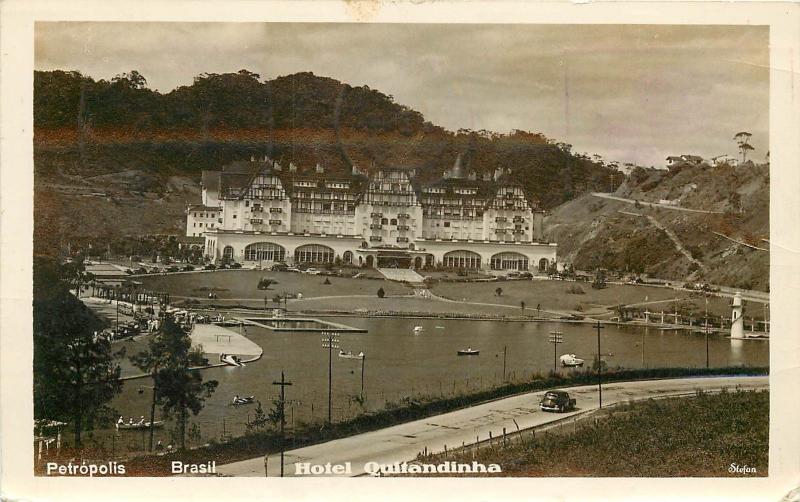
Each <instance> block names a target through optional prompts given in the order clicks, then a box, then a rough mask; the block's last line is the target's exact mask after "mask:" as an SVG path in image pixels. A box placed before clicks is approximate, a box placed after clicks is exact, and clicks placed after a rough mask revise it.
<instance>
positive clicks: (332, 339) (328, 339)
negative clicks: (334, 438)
mask: <svg viewBox="0 0 800 502" xmlns="http://www.w3.org/2000/svg"><path fill="white" fill-rule="evenodd" d="M322 337H323V338H322V348H323V349H328V423H329V424H330V423H331V421H332V420H331V418H332V416H333V406H332V403H333V349H338V348H339V335H337V334H336V333H334V332H333V331H323V332H322Z"/></svg>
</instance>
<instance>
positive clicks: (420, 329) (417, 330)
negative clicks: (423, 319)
mask: <svg viewBox="0 0 800 502" xmlns="http://www.w3.org/2000/svg"><path fill="white" fill-rule="evenodd" d="M424 332H425V328H423V327H422V326H414V334H415V335H419V334H420V333H424Z"/></svg>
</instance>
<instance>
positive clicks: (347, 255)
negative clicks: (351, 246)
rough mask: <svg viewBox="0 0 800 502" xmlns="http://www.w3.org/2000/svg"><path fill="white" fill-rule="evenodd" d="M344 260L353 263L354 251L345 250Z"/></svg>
mask: <svg viewBox="0 0 800 502" xmlns="http://www.w3.org/2000/svg"><path fill="white" fill-rule="evenodd" d="M342 261H343V262H345V263H353V253H352V252H351V251H345V252H344V253H343V254H342Z"/></svg>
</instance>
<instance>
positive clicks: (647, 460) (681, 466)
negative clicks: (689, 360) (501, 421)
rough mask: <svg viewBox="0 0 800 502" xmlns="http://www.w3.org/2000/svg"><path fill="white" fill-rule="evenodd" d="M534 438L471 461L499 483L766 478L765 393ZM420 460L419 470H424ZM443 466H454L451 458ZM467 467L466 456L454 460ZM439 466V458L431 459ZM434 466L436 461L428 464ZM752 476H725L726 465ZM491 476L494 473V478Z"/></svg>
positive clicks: (654, 404)
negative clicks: (493, 467)
mask: <svg viewBox="0 0 800 502" xmlns="http://www.w3.org/2000/svg"><path fill="white" fill-rule="evenodd" d="M571 429H572V427H571V424H570V427H567V432H565V433H563V434H561V433H552V434H548V433H541V434H537V435H536V438H535V439H531V438H530V436H526V437H525V441H524V442H523V443H522V444H520V443H519V442H517V441H514V442H512V444H513V446H508V447H506V448H502V447H495V448H485V449H482V450H480V451H478V452H477V453H476V456H475V458H474V460H476V461H478V462H481V463H484V464H489V463H496V464H499V465H500V466H501V468H502V469H503V474H502V475H505V476H626V477H675V476H698V477H706V476H708V477H711V476H713V477H717V476H742V477H747V476H767V474H768V457H769V392H766V391H765V392H755V391H751V392H733V393H725V392H724V393H720V394H699V395H697V396H696V397H684V398H670V399H665V400H650V401H645V402H639V403H633V404H629V405H624V406H622V407H619V408H615V410H614V411H613V412H612V414H611V415H610V416H608V417H607V418H605V419H602V420H600V421H599V423H598V424H597V425H595V424H594V422H593V420H591V419H589V420H586V421H585V422H584V425H580V422H579V425H578V429H577V431H575V432H570V430H571ZM429 460H430V459H428V460H426V461H425V462H426V463H429ZM449 460H453V458H452V456H451V458H450V459H449ZM455 460H456V461H459V462H472V460H473V455H472V451H466V452H463V453H461V454H459V455H457V456H456V458H455ZM437 461H438V459H437ZM433 463H435V462H433ZM732 463H736V464H738V465H739V466H748V467H755V469H756V471H757V472H756V473H749V474H741V473H731V472H729V471H728V469H729V467H730V465H731V464H732ZM495 475H496V474H495Z"/></svg>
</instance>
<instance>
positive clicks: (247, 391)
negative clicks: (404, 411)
mask: <svg viewBox="0 0 800 502" xmlns="http://www.w3.org/2000/svg"><path fill="white" fill-rule="evenodd" d="M331 320H332V321H335V322H341V323H343V324H346V325H349V326H353V327H358V328H364V329H366V330H368V332H367V333H341V334H340V335H339V339H340V342H339V345H340V347H341V349H342V350H344V351H345V352H347V351H351V352H353V353H354V354H358V353H359V352H364V354H365V358H364V359H363V360H359V359H346V358H340V357H338V351H339V349H334V350H333V351H331V353H330V356H331V359H332V365H333V414H334V419H335V420H342V419H346V418H348V417H352V416H355V415H357V414H359V413H363V412H364V411H370V410H379V409H383V408H384V407H385V406H386V403H387V402H400V401H401V400H403V399H404V398H408V397H413V396H421V395H432V396H439V395H452V394H459V393H464V392H468V391H475V390H478V389H482V388H490V387H493V386H496V385H499V384H500V383H502V381H503V380H504V375H503V368H504V367H505V372H506V373H505V379H506V380H512V381H513V380H516V381H519V380H523V379H528V378H530V377H531V375H532V374H534V373H541V374H546V373H547V372H548V371H551V370H553V362H554V361H553V345H552V344H550V343H548V334H549V332H550V331H553V330H558V331H561V332H562V333H563V340H564V343H562V344H559V346H558V349H557V355H561V354H575V355H576V356H577V357H579V358H582V359H585V360H586V362H587V366H586V367H589V368H590V367H591V361H592V360H593V358H594V357H595V354H596V351H597V332H596V330H595V329H593V328H592V326H591V325H588V324H557V323H532V322H502V321H465V320H448V321H444V320H441V319H430V320H426V319H390V318H387V319H376V318H331ZM414 326H422V327H423V328H424V331H423V332H422V333H421V334H415V333H414V329H413V328H414ZM246 335H247V337H248V338H249V339H251V340H253V341H254V342H255V343H257V344H259V345H260V346H261V347H262V348H263V349H264V357H263V358H262V359H260V360H259V361H256V362H253V363H250V364H248V365H247V366H246V367H244V368H233V367H224V368H213V369H209V370H204V371H203V377H204V378H205V379H215V380H218V381H219V387H218V388H217V391H216V392H215V394H214V395H213V396H212V397H211V398H210V399H209V400H208V401H207V403H206V406H205V408H204V409H203V410H202V411H201V412H200V414H199V415H198V416H197V417H192V421H193V422H194V423H196V424H197V426H198V427H199V431H200V434H201V436H202V440H203V441H204V440H207V439H209V438H217V439H219V437H220V435H221V434H222V433H223V428H224V432H225V433H226V434H234V435H237V434H242V433H244V431H245V426H244V424H245V421H246V420H247V419H248V416H249V415H252V414H253V411H254V409H255V406H252V405H251V406H236V407H232V406H229V405H228V403H229V402H230V400H231V398H232V397H233V396H234V395H236V394H238V395H245V396H249V395H254V396H255V397H256V399H258V400H260V401H261V402H262V403H263V405H264V408H265V410H266V409H268V408H270V407H272V402H273V400H274V399H275V398H276V397H277V395H278V390H279V389H278V388H277V386H274V385H272V382H273V381H275V380H279V379H280V374H281V371H284V372H285V374H286V378H287V380H289V381H292V382H293V385H292V386H291V387H289V388H288V389H287V399H288V400H289V404H288V405H287V421H288V423H289V426H291V425H292V423H298V422H301V421H303V422H308V421H312V420H313V421H320V420H322V419H324V418H325V417H326V415H327V399H328V394H327V392H328V391H327V389H328V361H329V359H328V358H329V352H328V350H327V349H324V348H323V347H322V342H321V335H320V333H314V332H288V331H287V332H280V331H272V330H270V329H267V328H259V327H255V326H249V327H248V328H247V332H246ZM600 338H601V352H602V353H603V354H604V355H605V357H604V360H605V361H606V362H607V364H608V366H609V367H611V368H614V367H622V368H641V367H650V368H652V367H675V366H681V367H702V366H705V361H706V343H705V336H704V335H702V334H690V333H686V332H684V331H679V330H661V329H656V328H640V327H631V326H613V325H606V326H605V328H604V329H603V330H602V332H601V335H600ZM468 347H472V348H473V349H478V350H480V355H479V356H471V357H459V356H458V355H457V351H458V350H460V349H466V348H468ZM128 353H129V354H131V353H133V352H132V350H131V349H129V351H128ZM504 354H505V356H504ZM709 357H710V365H711V366H729V365H747V366H766V365H768V364H769V343H768V342H764V341H745V340H729V339H727V338H724V337H723V336H721V335H711V336H710V337H709ZM504 359H505V361H504ZM362 364H363V371H364V394H365V402H364V404H363V405H362V404H360V403H359V402H358V401H357V400H356V398H357V397H358V396H359V394H360V392H361V373H362ZM557 371H559V372H562V373H568V372H571V371H580V369H579V368H578V369H573V368H560V367H559V368H557ZM146 382H147V381H146V380H135V381H131V382H129V383H127V384H126V385H125V389H124V390H123V393H122V394H121V395H120V396H119V397H118V398H117V399H116V400H115V401H114V403H113V406H114V407H115V408H117V409H118V410H119V411H120V413H121V414H123V415H124V416H125V417H128V416H135V417H138V416H140V415H146V414H147V413H148V410H149V393H148V392H144V393H142V394H139V393H138V392H137V389H138V388H139V387H140V386H141V385H143V384H145V383H146ZM120 434H121V435H122V436H123V437H122V438H121V441H120V442H118V443H117V445H118V446H117V447H119V444H120V443H126V442H129V440H130V438H128V437H126V435H129V436H131V437H132V436H133V435H135V434H136V433H130V432H129V433H120ZM157 434H158V435H160V436H161V437H162V438H164V441H165V442H166V441H169V437H168V434H169V432H168V430H166V429H165V430H163V431H159V432H158V433H157ZM197 441H198V440H195V441H194V443H197ZM136 443H137V442H136V441H134V442H133V447H136ZM138 443H141V441H139V442H138Z"/></svg>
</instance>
